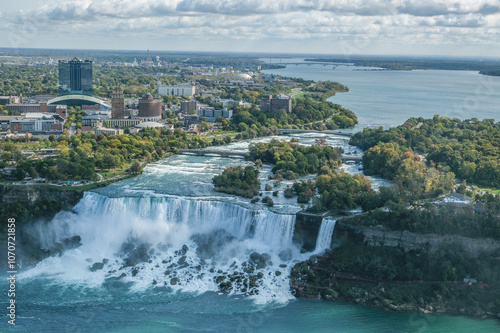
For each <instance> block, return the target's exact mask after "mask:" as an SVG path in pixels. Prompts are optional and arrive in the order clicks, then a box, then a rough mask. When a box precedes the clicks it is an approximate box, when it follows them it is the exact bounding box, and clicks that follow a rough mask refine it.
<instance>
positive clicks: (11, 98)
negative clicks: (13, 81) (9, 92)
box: [0, 95, 23, 105]
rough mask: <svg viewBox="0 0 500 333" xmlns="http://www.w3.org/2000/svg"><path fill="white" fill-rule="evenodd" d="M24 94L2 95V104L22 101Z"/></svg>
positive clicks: (0, 98) (0, 102)
mask: <svg viewBox="0 0 500 333" xmlns="http://www.w3.org/2000/svg"><path fill="white" fill-rule="evenodd" d="M22 102H23V96H22V95H21V96H0V105H7V104H16V103H22Z"/></svg>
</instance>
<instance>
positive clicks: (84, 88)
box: [59, 57, 92, 96]
mask: <svg viewBox="0 0 500 333" xmlns="http://www.w3.org/2000/svg"><path fill="white" fill-rule="evenodd" d="M70 94H78V95H89V96H92V61H90V60H85V61H81V60H80V59H78V58H76V57H75V58H73V59H72V60H70V61H65V60H59V96H62V95H70Z"/></svg>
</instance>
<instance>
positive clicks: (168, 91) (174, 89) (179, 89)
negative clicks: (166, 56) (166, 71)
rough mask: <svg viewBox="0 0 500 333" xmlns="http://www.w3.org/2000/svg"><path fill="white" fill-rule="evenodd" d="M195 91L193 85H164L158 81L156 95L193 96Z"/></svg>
mask: <svg viewBox="0 0 500 333" xmlns="http://www.w3.org/2000/svg"><path fill="white" fill-rule="evenodd" d="M195 93H196V88H195V86H193V85H188V84H185V85H178V86H164V85H162V84H161V82H160V81H158V95H160V96H162V95H173V96H181V95H184V96H193V95H194V94H195Z"/></svg>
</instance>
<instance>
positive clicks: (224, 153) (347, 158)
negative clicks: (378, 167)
mask: <svg viewBox="0 0 500 333" xmlns="http://www.w3.org/2000/svg"><path fill="white" fill-rule="evenodd" d="M178 153H179V154H180V155H195V156H206V155H216V156H221V157H230V158H245V155H246V154H247V152H243V151H231V150H215V149H179V151H178ZM362 159H363V157H362V156H360V155H344V156H342V162H361V160H362Z"/></svg>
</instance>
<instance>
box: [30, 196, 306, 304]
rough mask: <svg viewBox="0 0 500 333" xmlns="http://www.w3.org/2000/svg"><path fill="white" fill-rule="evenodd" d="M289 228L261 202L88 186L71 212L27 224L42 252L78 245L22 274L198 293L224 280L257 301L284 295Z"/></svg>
mask: <svg viewBox="0 0 500 333" xmlns="http://www.w3.org/2000/svg"><path fill="white" fill-rule="evenodd" d="M294 228H295V215H294V214H278V213H274V212H271V211H269V210H267V209H265V208H264V209H261V210H252V209H248V208H244V207H241V206H239V205H235V204H231V203H228V202H224V201H211V200H201V199H194V198H193V199H190V198H186V197H169V196H154V197H117V198H110V197H107V196H104V195H101V194H98V193H95V192H87V193H85V195H84V197H83V198H82V200H81V201H80V202H79V203H78V204H77V205H76V206H75V207H74V212H61V213H59V214H58V215H56V217H55V218H54V219H53V220H52V221H51V222H50V223H38V224H36V225H35V226H34V227H33V228H32V230H31V233H32V236H33V238H34V239H39V242H40V247H41V248H42V249H44V250H51V249H53V248H55V247H57V246H60V244H65V242H66V241H67V240H68V239H74V238H75V237H78V239H79V243H80V244H78V246H73V247H72V248H67V249H65V250H64V251H63V252H62V253H61V255H59V256H52V257H49V258H47V259H45V260H43V261H42V262H40V263H39V264H38V265H37V266H35V267H34V268H32V269H29V270H27V271H26V272H24V273H23V277H25V278H40V277H43V278H47V279H53V280H56V281H58V282H60V281H67V282H68V283H70V284H74V283H81V284H85V285H89V284H90V285H92V286H99V285H102V284H103V283H104V282H105V281H106V280H107V279H109V278H114V279H119V280H123V281H124V282H131V283H132V284H133V285H134V287H135V288H149V287H151V285H160V286H168V287H169V288H172V289H174V290H181V291H186V292H197V293H199V292H204V291H217V290H219V289H220V288H222V287H220V286H223V288H227V290H226V291H228V290H229V291H231V292H239V293H243V294H246V295H254V296H255V297H256V295H257V294H258V295H259V297H260V298H261V299H262V298H264V299H266V300H268V299H269V298H271V297H272V298H273V300H276V297H277V295H279V297H283V299H284V300H288V299H289V298H290V297H291V295H290V292H289V286H288V271H289V269H291V266H292V265H290V257H292V258H293V257H297V256H298V255H299V251H298V249H297V248H296V247H295V246H294V245H293V244H292V236H293V231H294ZM283 253H289V254H290V255H288V257H284V256H283ZM277 271H280V273H276V272H277ZM236 275H237V276H236ZM243 275H244V276H243ZM251 279H253V280H252V281H256V282H251V283H250V282H249V281H250V280H251ZM221 283H222V284H221ZM223 283H226V284H223ZM228 283H231V284H230V285H229V287H227V286H228ZM279 297H278V298H279ZM263 302H264V301H263Z"/></svg>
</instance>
